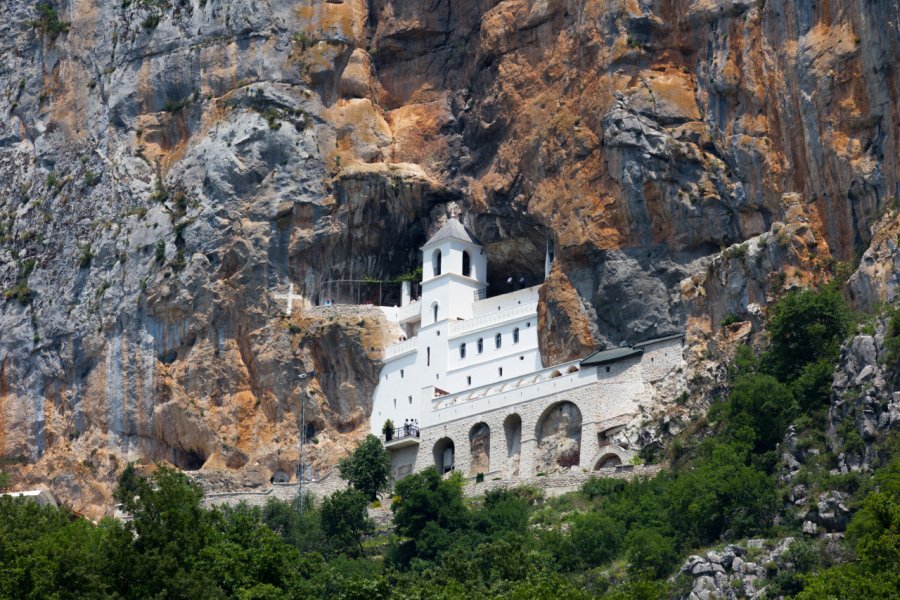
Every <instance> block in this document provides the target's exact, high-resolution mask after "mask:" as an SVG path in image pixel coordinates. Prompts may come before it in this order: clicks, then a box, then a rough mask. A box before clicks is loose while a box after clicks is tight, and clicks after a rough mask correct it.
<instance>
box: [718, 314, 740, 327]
mask: <svg viewBox="0 0 900 600" xmlns="http://www.w3.org/2000/svg"><path fill="white" fill-rule="evenodd" d="M740 321H741V320H740V318H739V317H738V316H737V315H736V314H734V313H728V314H727V315H725V316H724V317H722V322H721V323H719V325H720V326H722V327H728V326H729V325H734V324H735V323H740Z"/></svg>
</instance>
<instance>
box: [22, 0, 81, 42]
mask: <svg viewBox="0 0 900 600" xmlns="http://www.w3.org/2000/svg"><path fill="white" fill-rule="evenodd" d="M35 11H36V12H37V17H36V18H35V19H33V20H32V21H31V22H30V24H31V26H32V27H34V28H35V29H37V30H38V31H40V32H41V33H43V34H44V35H46V36H47V37H49V38H50V39H51V40H55V39H56V38H57V37H58V36H59V34H61V33H65V32H67V31H69V28H70V27H71V26H72V24H71V23H69V22H67V21H63V20H62V19H60V18H59V14H58V13H57V12H56V7H55V6H53V4H51V3H50V2H48V1H46V0H43V1H41V2H38V3H37V4H36V5H35Z"/></svg>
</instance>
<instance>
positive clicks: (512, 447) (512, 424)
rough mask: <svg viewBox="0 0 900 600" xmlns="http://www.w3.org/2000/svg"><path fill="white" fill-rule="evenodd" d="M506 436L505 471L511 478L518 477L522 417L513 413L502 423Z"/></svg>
mask: <svg viewBox="0 0 900 600" xmlns="http://www.w3.org/2000/svg"><path fill="white" fill-rule="evenodd" d="M503 433H504V434H505V435H506V460H507V471H508V473H509V475H511V476H513V477H518V476H519V459H520V458H521V455H522V417H520V416H519V415H518V414H516V413H513V414H511V415H509V416H508V417H506V419H504V421H503Z"/></svg>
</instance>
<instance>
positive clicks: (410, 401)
mask: <svg viewBox="0 0 900 600" xmlns="http://www.w3.org/2000/svg"><path fill="white" fill-rule="evenodd" d="M409 403H410V404H412V396H410V397H409Z"/></svg>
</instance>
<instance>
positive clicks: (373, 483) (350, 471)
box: [338, 434, 391, 500]
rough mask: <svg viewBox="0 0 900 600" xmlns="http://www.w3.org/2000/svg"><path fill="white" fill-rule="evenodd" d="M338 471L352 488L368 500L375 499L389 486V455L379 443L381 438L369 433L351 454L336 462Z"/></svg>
mask: <svg viewBox="0 0 900 600" xmlns="http://www.w3.org/2000/svg"><path fill="white" fill-rule="evenodd" d="M338 471H339V472H340V474H341V477H342V478H343V479H345V480H346V481H347V482H349V483H350V485H351V486H353V488H354V489H357V490H359V491H360V492H362V493H363V494H365V496H366V498H368V499H369V500H375V499H377V498H378V494H380V493H381V492H384V491H387V490H388V489H389V487H390V478H391V456H390V455H389V454H388V452H387V450H385V449H384V446H382V445H381V440H379V439H378V438H377V437H375V436H374V435H372V434H369V435H367V436H366V438H365V439H364V440H363V441H362V442H360V444H359V446H357V447H356V450H354V451H353V454H351V455H350V456H348V457H347V458H344V459H342V460H341V461H340V462H339V463H338Z"/></svg>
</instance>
